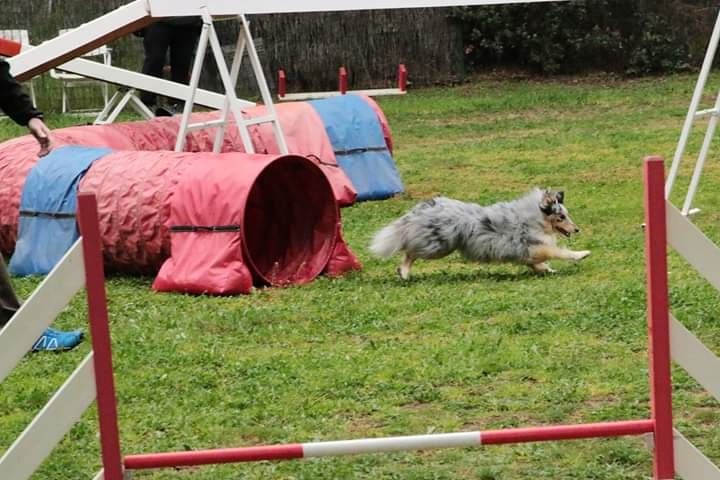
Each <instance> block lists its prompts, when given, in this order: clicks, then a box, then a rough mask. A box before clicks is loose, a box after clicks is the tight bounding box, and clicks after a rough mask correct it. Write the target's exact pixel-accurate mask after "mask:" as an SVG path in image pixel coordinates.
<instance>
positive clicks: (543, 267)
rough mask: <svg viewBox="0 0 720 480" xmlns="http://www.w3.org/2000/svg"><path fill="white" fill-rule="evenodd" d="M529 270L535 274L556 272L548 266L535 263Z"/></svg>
mask: <svg viewBox="0 0 720 480" xmlns="http://www.w3.org/2000/svg"><path fill="white" fill-rule="evenodd" d="M531 268H532V269H533V271H534V272H535V273H541V274H543V273H556V272H557V270H555V269H553V268H552V267H550V265H549V264H547V263H545V262H543V263H537V264H535V265H532V266H531Z"/></svg>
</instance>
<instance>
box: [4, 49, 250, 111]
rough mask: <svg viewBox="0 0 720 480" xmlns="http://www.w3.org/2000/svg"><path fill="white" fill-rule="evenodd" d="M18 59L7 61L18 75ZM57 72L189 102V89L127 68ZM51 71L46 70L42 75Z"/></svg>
mask: <svg viewBox="0 0 720 480" xmlns="http://www.w3.org/2000/svg"><path fill="white" fill-rule="evenodd" d="M32 48H37V47H31V48H29V49H28V50H27V51H30V50H31V49H32ZM18 58H19V56H18V57H13V58H10V59H8V62H9V63H10V65H11V68H13V71H15V67H14V65H15V64H16V63H17V62H18ZM20 68H21V67H20ZM56 68H57V69H59V70H63V71H66V72H69V73H73V74H76V75H82V76H83V77H86V78H90V79H93V80H99V81H101V82H107V83H111V84H113V85H119V86H122V87H127V88H134V89H137V90H145V91H147V92H152V93H157V94H159V95H163V96H166V97H170V98H177V99H179V100H186V99H187V98H189V97H190V87H188V86H187V85H183V84H181V83H176V82H171V81H169V80H165V79H163V78H156V77H152V76H150V75H145V74H142V73H138V72H133V71H131V70H125V69H124V68H119V67H113V66H112V65H105V64H103V63H100V62H93V61H92V60H85V59H82V58H76V59H74V60H70V61H69V62H67V63H63V64H62V65H59V66H57V67H56ZM49 69H50V67H47V68H46V69H45V70H42V71H46V70H49ZM35 71H36V73H42V72H41V71H38V70H37V69H35ZM195 95H196V96H195V103H196V104H198V105H201V106H203V107H209V108H214V109H216V110H220V109H221V108H222V107H223V102H224V101H225V96H224V95H221V94H219V93H215V92H211V91H209V90H203V89H200V88H198V90H197V93H196V94H195ZM255 105H256V103H255V102H250V101H247V100H240V106H241V107H242V108H250V107H254V106H255Z"/></svg>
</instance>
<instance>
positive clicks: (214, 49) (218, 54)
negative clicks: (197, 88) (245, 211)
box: [202, 7, 255, 153]
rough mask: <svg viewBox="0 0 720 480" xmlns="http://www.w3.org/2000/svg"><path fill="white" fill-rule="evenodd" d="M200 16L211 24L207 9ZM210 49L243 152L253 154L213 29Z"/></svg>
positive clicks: (218, 41)
mask: <svg viewBox="0 0 720 480" xmlns="http://www.w3.org/2000/svg"><path fill="white" fill-rule="evenodd" d="M202 16H203V19H204V20H205V21H206V22H207V21H209V22H212V18H211V17H210V14H209V13H208V9H207V7H202ZM210 48H211V49H212V52H213V54H214V56H215V62H216V63H217V67H218V73H219V74H220V78H221V79H222V82H223V86H224V87H225V95H226V97H225V98H226V100H227V102H228V103H229V105H230V109H231V110H232V113H233V116H234V117H235V122H236V124H237V127H238V129H239V132H240V138H241V139H242V142H243V146H244V147H245V152H247V153H255V147H254V146H253V143H252V139H251V138H250V133H249V132H248V129H247V128H245V125H244V123H243V116H242V111H241V110H240V103H239V102H238V98H237V95H235V85H234V84H233V82H232V79H231V78H230V72H229V71H228V68H227V63H225V57H223V53H222V47H221V46H220V40H218V38H217V35H216V34H215V30H214V29H213V30H212V32H211V35H210ZM251 48H252V47H251Z"/></svg>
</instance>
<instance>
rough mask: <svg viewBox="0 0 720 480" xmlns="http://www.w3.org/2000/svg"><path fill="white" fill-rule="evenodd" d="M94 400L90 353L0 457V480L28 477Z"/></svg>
mask: <svg viewBox="0 0 720 480" xmlns="http://www.w3.org/2000/svg"><path fill="white" fill-rule="evenodd" d="M94 399H95V374H94V368H93V354H92V352H91V353H89V354H88V355H87V357H85V359H84V360H83V361H82V363H81V364H80V365H79V366H78V368H77V369H75V371H74V372H73V374H72V375H71V376H70V377H69V378H68V379H67V380H66V381H65V383H64V384H63V386H62V387H60V389H59V390H58V391H57V392H55V395H53V396H52V398H51V399H50V401H49V402H48V403H47V404H46V405H45V407H44V408H43V409H42V410H41V411H40V413H38V414H37V416H36V417H35V419H34V420H33V421H32V422H31V423H30V425H28V427H27V428H26V429H25V431H24V432H23V433H22V434H21V435H20V436H19V437H18V438H17V440H15V442H14V443H13V444H12V445H11V446H10V448H9V449H8V451H7V452H5V455H3V456H2V458H0V478H2V479H3V480H25V479H27V478H30V476H31V475H32V474H33V472H34V471H35V470H36V469H37V468H38V467H39V466H40V464H41V463H42V462H43V460H45V458H47V456H48V455H49V454H50V452H52V450H53V449H54V448H55V446H56V445H57V444H58V442H59V441H60V440H62V438H63V436H65V434H66V433H67V432H68V431H69V430H70V428H72V426H73V425H74V424H75V422H77V421H78V420H79V419H80V417H81V416H82V414H83V412H85V410H87V408H88V407H89V406H90V404H91V403H92V402H93V400H94Z"/></svg>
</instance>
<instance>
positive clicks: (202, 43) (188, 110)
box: [175, 10, 212, 152]
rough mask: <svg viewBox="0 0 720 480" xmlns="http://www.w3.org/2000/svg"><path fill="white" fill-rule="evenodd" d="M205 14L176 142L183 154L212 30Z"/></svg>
mask: <svg viewBox="0 0 720 480" xmlns="http://www.w3.org/2000/svg"><path fill="white" fill-rule="evenodd" d="M206 12H207V10H205V13H204V14H203V26H202V31H201V32H200V39H199V40H198V46H197V51H196V53H195V63H194V64H193V70H192V75H191V76H190V95H189V96H188V98H186V99H185V107H184V108H183V114H182V120H180V129H179V130H178V135H177V139H176V140H175V151H176V152H182V151H183V148H185V135H186V134H187V129H188V123H189V122H190V115H191V114H192V110H193V105H194V104H195V92H197V87H198V83H200V72H201V71H202V65H203V61H204V60H205V51H206V49H207V44H208V36H209V33H210V29H211V28H212V18H210V16H209V15H207V14H206Z"/></svg>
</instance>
